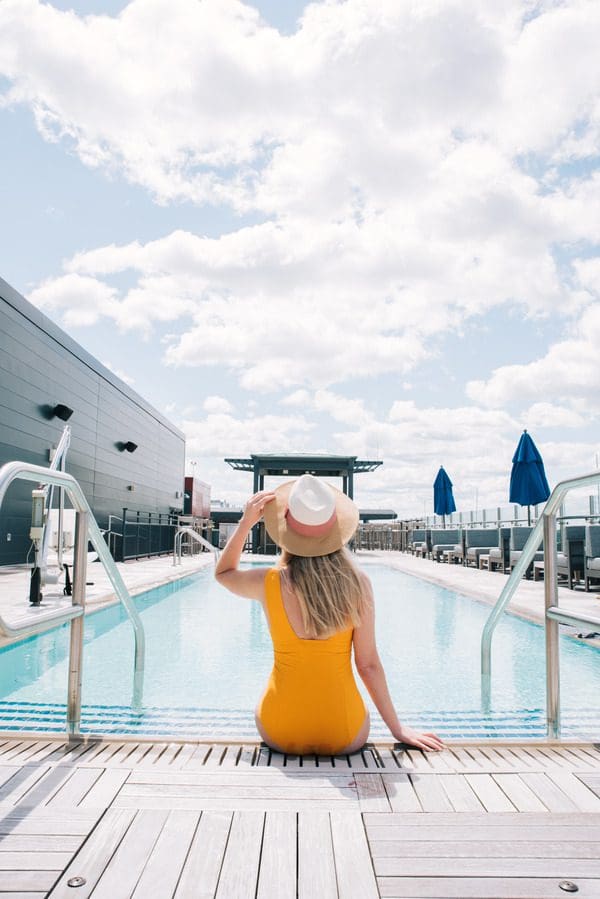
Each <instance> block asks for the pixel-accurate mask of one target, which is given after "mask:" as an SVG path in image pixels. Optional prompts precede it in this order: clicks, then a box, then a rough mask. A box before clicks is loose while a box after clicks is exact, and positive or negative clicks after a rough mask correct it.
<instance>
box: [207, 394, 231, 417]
mask: <svg viewBox="0 0 600 899" xmlns="http://www.w3.org/2000/svg"><path fill="white" fill-rule="evenodd" d="M202 408H203V409H204V411H205V412H209V413H217V414H219V413H222V414H225V415H227V413H229V412H233V406H232V405H231V403H230V402H229V400H228V399H227V398H226V397H224V396H207V397H206V399H205V400H204V402H203V403H202Z"/></svg>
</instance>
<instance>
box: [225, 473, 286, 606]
mask: <svg viewBox="0 0 600 899" xmlns="http://www.w3.org/2000/svg"><path fill="white" fill-rule="evenodd" d="M274 497H275V494H274V493H271V492H270V491H267V490H261V491H260V492H259V493H255V494H254V496H251V497H250V499H249V500H248V502H247V503H246V505H245V507H244V512H243V514H242V517H241V518H240V521H239V523H238V526H237V528H236V529H235V531H234V532H233V534H232V535H231V537H230V538H229V540H228V541H227V545H226V546H225V549H224V550H223V552H222V553H221V556H220V558H219V561H218V562H217V566H216V568H215V577H216V579H217V580H218V582H219V583H220V584H223V586H224V587H226V588H227V589H228V590H229V591H230V592H231V593H235V594H236V595H237V596H247V597H249V598H250V599H262V598H263V595H264V580H265V571H264V569H262V568H254V569H249V570H248V571H240V570H239V568H238V566H239V564H240V558H241V555H242V550H243V549H244V544H245V543H246V539H247V537H248V534H249V533H250V529H251V528H253V527H254V525H255V524H257V523H258V522H259V521H260V519H261V518H262V513H263V508H264V506H265V504H266V503H268V502H271V500H272V499H274Z"/></svg>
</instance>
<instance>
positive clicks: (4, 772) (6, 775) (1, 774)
mask: <svg viewBox="0 0 600 899" xmlns="http://www.w3.org/2000/svg"><path fill="white" fill-rule="evenodd" d="M19 771H21V766H20V765H3V766H2V767H0V787H2V786H4V784H6V783H8V781H9V780H10V779H11V777H14V776H15V774H18V772H19Z"/></svg>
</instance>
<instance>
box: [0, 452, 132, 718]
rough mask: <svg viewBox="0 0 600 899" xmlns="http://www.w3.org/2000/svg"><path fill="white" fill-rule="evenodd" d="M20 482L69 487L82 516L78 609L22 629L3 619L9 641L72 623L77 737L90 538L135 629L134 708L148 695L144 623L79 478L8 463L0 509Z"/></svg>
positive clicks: (0, 471)
mask: <svg viewBox="0 0 600 899" xmlns="http://www.w3.org/2000/svg"><path fill="white" fill-rule="evenodd" d="M16 480H23V481H33V482H34V483H36V484H52V485H55V486H59V487H64V489H65V490H66V492H67V494H68V496H69V499H70V500H71V503H72V505H73V508H74V509H75V513H76V514H75V530H76V533H77V539H76V541H75V550H74V561H75V562H76V565H75V566H74V571H73V605H72V606H71V608H69V609H67V610H64V609H63V610H61V611H58V612H52V613H44V612H42V613H41V614H35V615H33V614H30V615H29V616H27V620H26V621H25V622H24V623H23V624H22V625H19V626H17V627H14V626H11V625H10V624H8V622H7V621H5V620H4V618H3V617H2V616H1V615H0V632H2V633H3V634H5V635H6V636H7V637H21V636H29V635H31V634H36V633H41V632H42V631H45V630H48V629H49V628H50V627H55V626H56V625H57V624H61V623H62V622H64V621H69V620H71V621H72V623H71V650H70V651H71V657H70V662H69V703H68V708H69V715H68V728H69V731H70V732H71V733H77V732H78V731H79V723H80V713H78V712H77V709H79V710H80V708H81V658H80V656H81V647H79V646H78V645H77V641H78V640H80V641H81V644H82V642H83V620H81V621H80V622H79V625H78V628H77V629H75V625H76V624H77V619H82V617H83V614H84V610H85V563H86V562H87V541H88V540H89V541H90V542H91V543H92V546H93V547H94V549H95V550H96V552H97V553H98V558H99V559H100V561H101V562H102V564H103V566H104V569H105V571H106V573H107V574H108V578H109V580H110V582H111V584H112V587H113V589H114V591H115V594H116V596H117V598H118V599H119V601H120V602H121V603H123V605H124V607H125V610H126V612H127V615H128V616H129V620H130V621H131V624H132V626H133V632H134V638H135V654H134V672H133V698H132V705H133V707H134V708H140V706H141V704H142V696H143V687H144V663H145V634H144V625H143V624H142V621H141V619H140V616H139V614H138V611H137V609H136V607H135V605H134V603H133V601H132V599H131V597H130V595H129V592H128V590H127V587H126V586H125V583H124V581H123V578H122V577H121V574H120V572H119V570H118V568H117V566H116V565H115V562H114V559H113V557H112V556H111V554H110V552H109V550H108V546H107V545H106V542H105V540H104V538H103V536H102V533H101V531H100V528H99V527H98V524H97V522H96V519H95V518H94V516H93V514H92V511H91V509H90V506H89V504H88V501H87V499H86V498H85V495H84V493H83V490H82V489H81V486H80V485H79V483H78V482H77V481H76V480H75V478H74V477H72V475H70V474H67V473H66V472H64V471H53V470H51V469H48V468H43V467H42V466H41V465H31V464H30V463H28V462H8V463H7V464H6V465H3V466H2V468H0V507H1V506H2V502H3V500H4V496H5V494H6V491H7V489H8V487H9V486H10V485H11V484H12V482H13V481H16ZM77 563H78V564H79V574H78V573H77ZM76 585H77V586H76ZM31 618H34V621H33V622H32V621H31V620H30V619H31ZM76 630H80V632H81V633H80V636H79V637H78V638H76V637H75V636H74V634H75V633H76ZM74 643H75V645H74ZM77 656H79V662H77V661H76V658H74V657H77ZM72 681H73V684H74V683H76V682H78V683H79V687H78V688H75V686H73V684H72Z"/></svg>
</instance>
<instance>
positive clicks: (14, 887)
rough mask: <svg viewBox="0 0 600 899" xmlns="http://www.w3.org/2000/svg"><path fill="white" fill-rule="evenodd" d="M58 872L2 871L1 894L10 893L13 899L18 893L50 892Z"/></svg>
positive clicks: (0, 880) (0, 875) (0, 878)
mask: <svg viewBox="0 0 600 899" xmlns="http://www.w3.org/2000/svg"><path fill="white" fill-rule="evenodd" d="M57 874H58V871H0V893H10V896H11V899H12V897H13V896H14V894H15V892H17V891H25V890H27V891H32V892H33V891H39V892H41V893H42V895H44V894H45V893H47V892H48V890H49V889H50V887H51V886H52V884H53V883H54V881H55V880H56V876H57Z"/></svg>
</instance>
